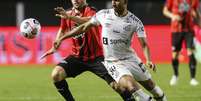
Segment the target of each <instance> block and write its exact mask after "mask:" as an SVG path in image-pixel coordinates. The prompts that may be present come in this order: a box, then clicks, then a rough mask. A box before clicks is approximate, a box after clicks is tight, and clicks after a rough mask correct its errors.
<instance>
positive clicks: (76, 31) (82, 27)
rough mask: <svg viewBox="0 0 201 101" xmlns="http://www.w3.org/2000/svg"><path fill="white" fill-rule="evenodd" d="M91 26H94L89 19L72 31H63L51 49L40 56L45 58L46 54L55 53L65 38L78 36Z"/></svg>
mask: <svg viewBox="0 0 201 101" xmlns="http://www.w3.org/2000/svg"><path fill="white" fill-rule="evenodd" d="M91 26H93V24H92V23H90V21H88V22H86V23H84V24H82V25H80V26H78V27H76V28H74V29H73V30H71V31H70V32H67V33H66V34H64V33H63V32H61V33H60V34H57V37H56V40H55V41H54V43H53V47H52V48H51V49H50V50H48V51H47V52H46V53H44V54H43V55H42V56H41V57H40V58H41V59H43V58H45V57H46V56H48V55H51V54H53V53H54V52H56V50H57V49H58V48H59V46H60V45H61V42H62V41H63V40H65V39H67V38H70V37H73V36H76V35H78V34H80V33H83V32H85V31H87V29H88V28H90V27H91ZM61 34H63V35H61Z"/></svg>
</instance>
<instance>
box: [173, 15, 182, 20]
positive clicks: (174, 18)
mask: <svg viewBox="0 0 201 101" xmlns="http://www.w3.org/2000/svg"><path fill="white" fill-rule="evenodd" d="M171 20H172V21H181V20H182V18H181V16H179V15H175V14H173V15H172V17H171Z"/></svg>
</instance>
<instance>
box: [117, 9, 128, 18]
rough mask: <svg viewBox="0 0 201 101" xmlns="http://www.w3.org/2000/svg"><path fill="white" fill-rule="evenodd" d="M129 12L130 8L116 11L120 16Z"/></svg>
mask: <svg viewBox="0 0 201 101" xmlns="http://www.w3.org/2000/svg"><path fill="white" fill-rule="evenodd" d="M127 14H128V10H127V9H126V8H125V9H122V10H119V11H116V12H115V15H116V16H119V17H124V16H126V15H127Z"/></svg>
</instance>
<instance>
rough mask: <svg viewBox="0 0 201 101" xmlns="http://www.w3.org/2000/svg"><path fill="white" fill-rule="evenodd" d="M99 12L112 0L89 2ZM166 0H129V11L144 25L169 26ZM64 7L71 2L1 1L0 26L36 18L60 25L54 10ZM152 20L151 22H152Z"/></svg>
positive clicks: (50, 24)
mask: <svg viewBox="0 0 201 101" xmlns="http://www.w3.org/2000/svg"><path fill="white" fill-rule="evenodd" d="M87 2H88V3H89V4H90V5H92V6H94V7H96V8H97V10H100V9H103V8H110V7H111V0H87ZM164 2H165V0H129V7H128V8H129V10H130V11H132V12H134V13H135V14H136V16H138V17H139V18H140V19H142V21H143V22H144V24H152V25H153V24H167V23H168V21H167V19H165V18H164V16H163V15H162V11H161V10H162V7H163V4H164ZM57 6H62V7H64V8H69V7H70V6H71V3H70V0H41V1H40V2H39V1H37V0H1V3H0V12H1V16H0V22H1V23H0V25H1V26H15V25H16V24H18V23H19V22H21V20H22V19H24V18H29V17H34V18H37V19H39V20H40V22H41V24H42V25H45V26H55V25H58V24H59V21H58V19H56V18H55V17H54V11H53V8H55V7H57ZM150 19H151V20H150Z"/></svg>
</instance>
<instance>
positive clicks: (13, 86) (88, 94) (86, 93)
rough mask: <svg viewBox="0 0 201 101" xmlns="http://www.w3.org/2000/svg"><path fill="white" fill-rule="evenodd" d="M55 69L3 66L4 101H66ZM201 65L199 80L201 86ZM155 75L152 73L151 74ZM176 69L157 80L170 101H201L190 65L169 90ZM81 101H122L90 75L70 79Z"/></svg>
mask: <svg viewBox="0 0 201 101" xmlns="http://www.w3.org/2000/svg"><path fill="white" fill-rule="evenodd" d="M53 66H54V65H17V66H16V65H9V66H6V65H0V101H64V100H63V98H62V97H61V96H60V95H59V94H57V92H56V90H55V88H54V86H53V84H52V83H51V78H50V73H51V70H52V67H53ZM200 67H201V65H200V64H199V65H198V71H197V74H198V75H197V79H198V80H199V81H200V82H201V71H200V70H201V69H200ZM151 73H152V72H151ZM171 74H172V68H171V65H169V64H160V65H158V72H157V73H152V76H153V79H155V81H156V82H157V83H158V85H159V86H160V87H161V88H162V89H163V90H164V91H165V93H166V95H167V98H168V101H201V85H198V86H196V87H192V86H190V85H189V80H190V78H189V69H188V65H185V64H182V65H180V78H179V84H178V85H177V86H174V87H171V86H169V79H170V78H171ZM68 82H69V86H70V88H71V90H72V93H73V95H74V96H75V99H76V100H77V101H121V98H120V97H119V96H118V94H116V93H115V92H113V91H112V89H111V88H109V87H108V86H107V85H106V83H105V82H104V81H103V80H101V79H99V78H98V77H96V76H95V75H94V74H92V73H89V72H86V73H84V74H82V75H80V76H78V77H77V78H75V79H68Z"/></svg>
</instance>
